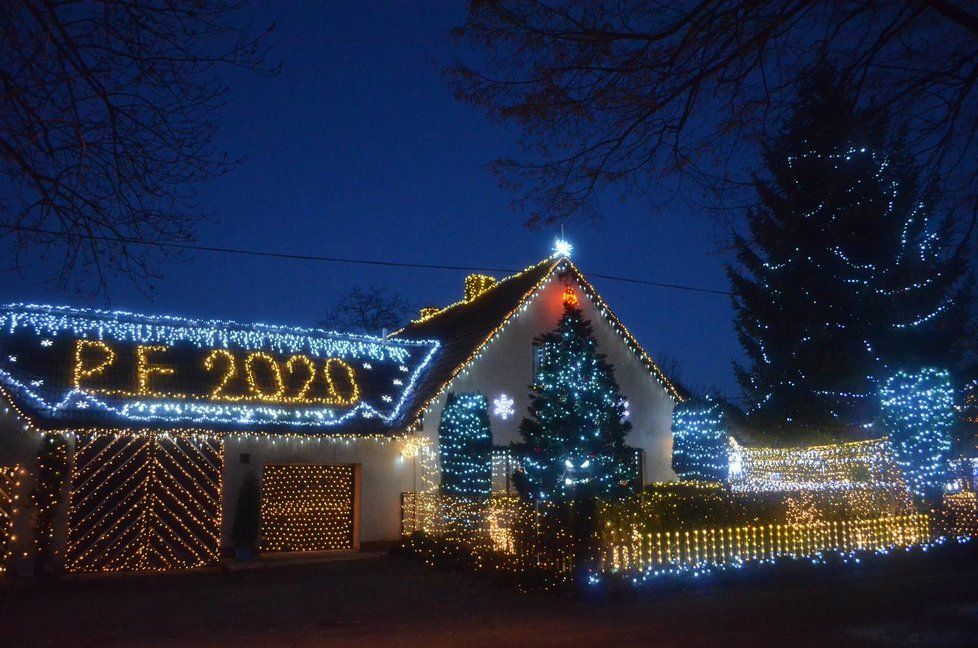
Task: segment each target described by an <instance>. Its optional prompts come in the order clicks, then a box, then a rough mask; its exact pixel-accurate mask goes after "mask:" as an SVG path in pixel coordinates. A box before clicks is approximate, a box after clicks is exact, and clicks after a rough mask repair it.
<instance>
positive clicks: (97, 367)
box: [71, 340, 115, 389]
mask: <svg viewBox="0 0 978 648" xmlns="http://www.w3.org/2000/svg"><path fill="white" fill-rule="evenodd" d="M93 350H94V351H95V353H97V354H99V355H101V358H99V359H98V360H95V361H92V358H91V356H92V355H93ZM113 362H115V351H113V350H112V348H111V347H110V346H109V345H108V344H106V343H105V342H102V341H101V340H75V362H74V364H72V368H71V374H72V380H71V384H72V385H73V386H74V387H75V389H81V388H82V386H81V381H82V379H83V378H90V377H92V376H98V375H101V374H102V373H104V372H105V370H106V369H108V368H109V366H110V365H111V364H112V363H113Z"/></svg>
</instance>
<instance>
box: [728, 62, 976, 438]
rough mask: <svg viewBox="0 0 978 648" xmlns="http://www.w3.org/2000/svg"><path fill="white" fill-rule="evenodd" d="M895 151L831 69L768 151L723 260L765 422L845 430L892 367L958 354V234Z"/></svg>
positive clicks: (964, 270) (964, 313) (751, 396)
mask: <svg viewBox="0 0 978 648" xmlns="http://www.w3.org/2000/svg"><path fill="white" fill-rule="evenodd" d="M904 150H905V149H904V147H903V146H901V142H900V137H899V136H898V135H894V134H893V133H892V131H891V129H890V127H889V125H888V123H887V122H886V121H885V120H875V121H870V120H869V119H867V118H866V115H865V114H864V113H863V112H861V111H860V110H859V109H858V108H857V107H856V103H855V100H854V98H853V95H852V93H851V92H850V91H849V90H848V86H847V85H846V84H845V83H844V82H842V81H839V80H838V76H837V75H836V74H835V73H834V71H833V70H831V69H830V68H828V67H821V68H819V69H818V70H816V71H814V72H812V73H811V74H810V75H809V78H808V80H807V87H806V89H805V91H803V92H801V93H800V94H799V96H798V99H797V104H796V106H795V108H794V111H793V114H792V115H791V117H790V118H789V120H788V121H787V123H786V126H785V128H784V129H783V132H782V133H781V135H780V137H779V138H778V139H776V140H775V141H774V142H773V143H772V144H771V145H770V146H769V147H767V149H766V151H765V154H764V163H765V166H766V169H765V171H766V173H764V174H763V175H757V176H756V177H755V180H754V188H755V191H756V194H757V198H758V201H757V205H756V206H755V207H754V208H752V209H749V210H748V211H747V213H746V223H747V232H746V233H745V234H738V235H735V237H734V248H735V251H736V258H737V262H738V263H737V265H736V266H733V267H729V268H728V274H729V277H730V281H731V284H732V288H733V292H734V298H733V304H734V311H735V324H736V329H737V332H738V335H739V337H740V341H741V343H742V345H743V347H744V349H745V351H746V355H747V363H746V364H744V365H738V366H737V367H736V371H737V377H738V379H739V382H740V384H741V386H742V388H743V390H744V393H745V395H746V397H747V400H748V401H749V402H750V403H751V404H752V406H753V409H752V412H753V418H754V420H755V423H757V424H759V425H758V427H759V428H760V429H763V430H769V431H771V432H776V433H778V434H783V433H784V432H785V431H787V430H793V431H798V432H801V433H803V434H807V433H809V432H813V431H815V430H818V431H819V432H830V433H834V434H835V435H842V434H844V432H845V430H846V429H849V428H851V426H854V425H860V424H864V423H866V422H868V421H870V420H871V419H872V417H873V416H874V415H875V413H876V411H877V408H878V402H877V399H876V398H875V394H876V392H877V386H878V384H879V383H880V381H881V380H882V379H883V378H885V376H886V375H888V373H890V372H891V371H892V368H900V367H914V366H920V365H924V364H929V363H933V364H936V365H937V366H947V365H948V363H949V362H950V363H954V362H955V360H956V359H959V358H960V353H961V351H962V344H963V341H964V340H965V339H966V338H967V329H968V318H969V313H970V294H971V277H970V273H969V271H968V266H967V260H966V258H967V252H966V250H965V241H966V238H967V237H965V236H962V235H961V232H959V231H957V230H956V225H957V223H956V221H955V219H954V218H952V216H950V215H947V216H944V217H939V216H937V215H936V214H935V199H936V192H935V191H934V190H933V189H931V188H925V187H923V186H921V182H920V180H919V174H918V171H917V169H916V168H915V166H914V164H913V162H912V160H910V159H909V157H908V156H907V155H906V154H905V153H904ZM887 368H889V370H888V369H887Z"/></svg>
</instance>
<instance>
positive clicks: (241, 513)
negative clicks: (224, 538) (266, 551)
mask: <svg viewBox="0 0 978 648" xmlns="http://www.w3.org/2000/svg"><path fill="white" fill-rule="evenodd" d="M260 524H261V493H260V489H259V486H258V479H257V478H256V477H255V475H254V473H248V474H247V475H245V478H244V480H243V481H242V482H241V490H240V491H239V492H238V502H237V504H236V505H235V508H234V527H233V528H232V529H231V541H232V542H233V543H234V547H235V548H236V549H255V547H257V545H258V533H259V525H260Z"/></svg>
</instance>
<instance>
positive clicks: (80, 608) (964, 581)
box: [0, 555, 978, 648]
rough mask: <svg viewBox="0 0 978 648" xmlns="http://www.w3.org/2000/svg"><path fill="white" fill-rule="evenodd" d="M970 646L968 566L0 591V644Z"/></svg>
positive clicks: (120, 580) (974, 621)
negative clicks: (534, 585)
mask: <svg viewBox="0 0 978 648" xmlns="http://www.w3.org/2000/svg"><path fill="white" fill-rule="evenodd" d="M830 643H835V644H836V645H840V646H842V645H846V646H848V645H869V646H894V645H920V646H935V645H969V644H970V645H974V644H976V643H978V559H975V558H974V557H969V558H967V559H960V557H956V558H955V559H954V560H943V559H936V558H935V559H933V560H930V557H928V560H927V561H920V560H917V561H916V562H914V563H913V564H911V565H910V566H907V565H902V566H900V567H898V568H896V567H886V568H880V567H862V568H857V569H854V570H851V571H847V572H845V573H839V572H837V571H832V570H826V571H824V572H822V573H816V572H812V575H809V576H804V577H801V578H797V577H795V576H792V577H790V578H787V577H778V578H769V577H764V578H761V579H760V580H759V581H758V582H753V581H750V582H746V583H743V582H742V583H737V584H723V585H715V584H706V585H704V584H698V585H696V586H694V587H690V588H687V589H684V590H678V591H677V590H674V589H673V590H670V591H661V592H655V593H652V594H648V595H645V596H642V597H639V598H629V599H627V600H620V599H617V600H608V599H602V600H579V599H574V598H571V597H568V596H565V595H555V594H547V593H533V594H519V593H516V592H514V591H513V590H511V589H508V588H506V587H504V586H502V585H500V584H493V583H488V582H486V581H485V580H484V579H479V578H474V577H471V576H465V575H461V574H455V573H449V572H441V571H435V570H431V569H427V568H424V567H422V566H420V565H417V564H415V563H414V562H411V561H409V560H408V559H405V558H399V557H393V556H387V555H374V556H368V557H363V558H360V559H356V560H344V561H339V560H334V561H330V562H321V563H315V564H296V565H286V566H278V567H274V568H262V569H249V570H235V571H231V572H221V571H211V572H204V573H188V574H170V575H158V576H107V577H106V576H98V577H90V576H89V577H63V578H53V579H51V578H49V579H14V580H9V581H7V582H2V583H0V645H16V646H66V645H72V646H73V645H84V646H113V645H115V646H119V645H127V646H128V645H156V646H162V645H170V646H174V645H178V646H217V645H269V646H305V645H320V646H321V645H358V646H374V645H376V646H381V645H382V646H425V647H426V648H432V647H434V646H449V645H467V646H468V645H475V646H494V647H496V648H498V647H499V646H525V645H560V646H572V645H588V646H600V645H608V644H631V645H677V646H678V645H682V646H697V645H702V646H718V645H788V644H790V645H793V646H797V645H826V644H830Z"/></svg>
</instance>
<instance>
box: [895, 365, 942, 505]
mask: <svg viewBox="0 0 978 648" xmlns="http://www.w3.org/2000/svg"><path fill="white" fill-rule="evenodd" d="M880 405H881V407H882V418H883V428H884V430H885V431H886V433H887V435H888V436H889V439H890V446H891V448H892V451H893V456H894V459H895V460H896V463H897V465H898V466H900V468H901V469H902V470H903V474H904V478H905V479H906V481H907V488H908V489H909V491H910V492H911V493H913V494H914V495H916V496H918V497H921V498H923V499H924V500H926V501H931V500H933V499H935V498H936V497H938V496H939V495H940V494H941V492H942V491H943V488H944V485H945V484H946V483H947V481H948V478H949V472H948V471H949V466H948V458H949V456H950V452H951V427H952V426H953V425H954V388H953V386H952V384H951V375H950V373H948V371H946V370H944V369H932V368H926V369H921V370H920V371H917V372H914V373H910V372H906V371H898V372H897V373H895V374H894V375H893V376H891V377H890V378H889V379H888V380H887V381H886V382H885V383H884V384H883V387H882V388H881V389H880Z"/></svg>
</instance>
